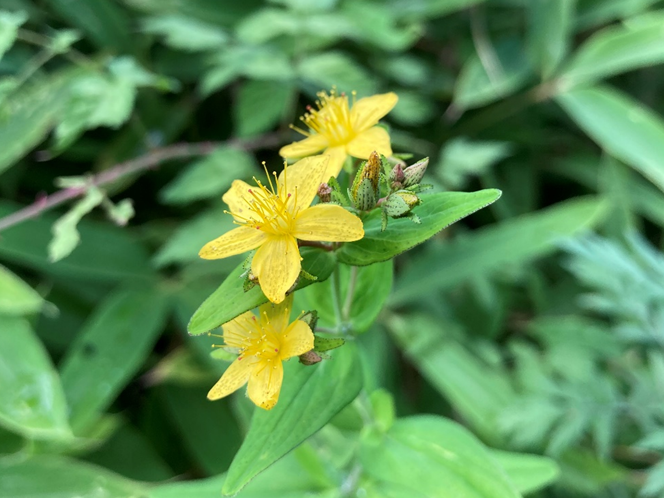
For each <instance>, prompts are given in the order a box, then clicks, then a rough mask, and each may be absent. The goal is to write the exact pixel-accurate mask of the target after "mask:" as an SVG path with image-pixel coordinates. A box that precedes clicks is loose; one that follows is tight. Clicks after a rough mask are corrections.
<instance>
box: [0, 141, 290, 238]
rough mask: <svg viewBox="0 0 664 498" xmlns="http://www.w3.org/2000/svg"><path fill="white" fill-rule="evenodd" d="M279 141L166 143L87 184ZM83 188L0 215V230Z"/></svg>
mask: <svg viewBox="0 0 664 498" xmlns="http://www.w3.org/2000/svg"><path fill="white" fill-rule="evenodd" d="M280 142H281V135H280V134H268V135H263V136H262V137H258V138H256V139H253V140H249V141H247V140H239V139H232V140H228V141H226V142H200V143H179V144H174V145H169V146H167V147H161V148H158V149H154V150H152V151H150V152H148V153H147V154H145V155H143V156H140V157H137V158H134V159H130V160H129V161H124V162H121V163H118V164H116V165H115V166H112V167H111V168H109V169H107V170H105V171H102V172H101V173H99V174H96V175H93V176H91V178H90V182H89V184H88V185H89V186H93V187H100V186H102V185H107V184H109V183H113V182H114V181H116V180H118V179H120V178H122V177H125V176H128V175H132V174H135V173H140V172H142V171H146V170H149V169H152V168H155V167H157V166H158V165H159V164H161V163H163V162H165V161H170V160H173V159H182V158H187V157H194V156H205V155H207V154H210V153H211V152H213V151H214V150H216V149H217V148H218V147H219V146H221V145H232V146H235V147H240V148H243V149H245V150H253V149H258V148H262V147H269V146H273V145H276V144H278V143H280ZM87 188H88V187H87V186H86V187H70V188H65V189H62V190H59V191H57V192H56V193H54V194H51V195H48V196H43V197H41V198H39V199H37V200H36V201H35V202H34V203H32V204H30V205H29V206H26V207H24V208H23V209H20V210H18V211H16V212H15V213H12V214H10V215H8V216H5V217H4V218H0V232H1V231H3V230H5V229H7V228H9V227H12V226H14V225H17V224H19V223H21V222H23V221H26V220H29V219H31V218H35V217H36V216H38V215H39V214H41V213H42V212H44V211H47V210H49V209H52V208H54V207H56V206H59V205H60V204H63V203H65V202H67V201H69V200H71V199H75V198H77V197H79V196H81V195H83V194H84V193H85V192H86V190H87Z"/></svg>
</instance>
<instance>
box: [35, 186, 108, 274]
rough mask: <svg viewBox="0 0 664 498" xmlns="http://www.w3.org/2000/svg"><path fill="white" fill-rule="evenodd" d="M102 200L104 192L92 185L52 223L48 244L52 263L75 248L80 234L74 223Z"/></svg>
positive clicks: (76, 223)
mask: <svg viewBox="0 0 664 498" xmlns="http://www.w3.org/2000/svg"><path fill="white" fill-rule="evenodd" d="M103 200H104V193H103V192H102V191H101V190H99V189H98V188H95V187H92V188H90V189H88V191H87V192H86V193H85V196H83V199H81V200H80V201H78V202H77V203H76V204H74V206H73V207H72V208H71V209H70V210H69V211H68V212H67V214H65V215H64V216H62V217H61V218H59V219H58V221H56V222H55V223H53V228H52V229H51V231H52V233H53V239H51V242H50V243H49V244H48V259H49V261H51V262H53V263H55V262H56V261H60V260H61V259H63V258H66V257H67V256H69V255H70V254H71V252H72V251H73V250H74V249H76V246H77V245H78V244H79V242H80V241H81V235H80V234H79V233H78V230H76V225H78V223H79V222H80V221H81V219H83V216H85V215H86V214H88V213H89V212H90V211H92V210H93V209H94V208H96V207H97V206H98V205H99V204H101V201H103Z"/></svg>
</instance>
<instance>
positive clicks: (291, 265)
mask: <svg viewBox="0 0 664 498" xmlns="http://www.w3.org/2000/svg"><path fill="white" fill-rule="evenodd" d="M300 261H301V260H300V251H299V249H298V247H297V241H296V240H295V239H294V238H293V237H291V236H290V235H282V236H271V237H270V238H269V239H268V240H267V241H266V242H265V243H263V245H262V246H261V247H260V249H258V251H256V254H255V255H254V259H253V260H252V262H251V270H252V272H253V273H254V275H256V276H257V277H258V282H259V283H260V286H261V290H262V291H263V294H265V297H267V298H268V299H269V300H270V301H272V302H273V303H280V302H282V301H283V300H284V298H285V297H286V291H287V290H288V289H290V288H291V286H292V285H293V284H294V283H295V280H297V277H298V276H299V275H300V268H301V263H300Z"/></svg>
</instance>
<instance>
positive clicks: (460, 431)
mask: <svg viewBox="0 0 664 498" xmlns="http://www.w3.org/2000/svg"><path fill="white" fill-rule="evenodd" d="M360 461H361V463H362V465H363V467H364V472H365V473H366V474H367V475H369V476H370V477H373V478H374V479H377V480H379V481H382V482H384V483H386V484H388V485H397V486H403V488H404V491H405V490H406V489H408V490H409V494H408V495H404V496H410V495H413V496H419V495H418V494H416V493H421V495H422V496H423V497H427V498H519V497H520V496H521V495H520V494H519V492H518V491H517V490H516V488H515V487H514V485H513V484H512V483H511V481H510V480H509V478H508V477H507V475H506V474H505V472H504V471H503V469H502V468H501V466H500V465H499V464H498V463H497V462H496V461H495V460H494V459H493V457H492V456H491V454H490V453H489V451H488V450H487V449H486V448H485V447H484V445H483V444H482V443H481V442H480V441H479V440H478V439H476V438H475V436H473V435H472V434H471V433H470V432H469V431H467V430H466V429H465V428H463V427H462V426H461V425H459V424H457V423H455V422H452V421H451V420H447V419H444V418H442V417H436V416H433V415H420V416H414V417H407V418H403V419H399V420H397V421H396V422H395V423H394V425H393V426H392V427H391V428H390V430H389V431H388V432H387V434H385V435H384V436H381V435H379V434H376V433H372V434H370V435H369V436H368V437H365V438H364V441H363V444H362V446H361V449H360Z"/></svg>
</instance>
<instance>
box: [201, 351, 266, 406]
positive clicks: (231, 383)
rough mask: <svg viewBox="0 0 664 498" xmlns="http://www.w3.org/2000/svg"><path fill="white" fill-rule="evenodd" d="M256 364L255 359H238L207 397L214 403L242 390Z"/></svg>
mask: <svg viewBox="0 0 664 498" xmlns="http://www.w3.org/2000/svg"><path fill="white" fill-rule="evenodd" d="M255 364H256V359H255V358H254V357H246V358H242V359H240V358H238V359H237V360H235V361H234V362H233V363H231V364H230V366H229V367H228V368H227V369H226V371H225V372H224V374H223V375H222V376H221V379H219V380H218V381H217V383H216V384H215V385H214V386H213V387H212V389H210V392H209V393H208V395H207V397H208V399H210V400H213V401H214V400H215V399H219V398H223V397H224V396H228V395H229V394H231V393H233V392H235V391H237V390H238V389H240V388H241V387H242V386H243V385H245V384H246V383H247V380H248V379H249V376H250V375H251V372H252V371H253V370H254V368H253V367H254V365H255Z"/></svg>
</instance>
